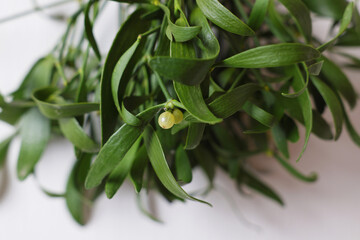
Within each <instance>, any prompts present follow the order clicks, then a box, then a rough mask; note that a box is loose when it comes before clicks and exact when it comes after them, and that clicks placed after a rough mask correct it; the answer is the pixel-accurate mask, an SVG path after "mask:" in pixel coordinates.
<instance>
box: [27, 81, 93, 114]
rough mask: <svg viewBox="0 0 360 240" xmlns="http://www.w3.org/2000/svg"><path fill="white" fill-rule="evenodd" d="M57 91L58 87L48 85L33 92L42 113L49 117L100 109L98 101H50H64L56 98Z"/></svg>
mask: <svg viewBox="0 0 360 240" xmlns="http://www.w3.org/2000/svg"><path fill="white" fill-rule="evenodd" d="M57 92H58V89H56V88H52V87H47V88H42V89H39V90H36V91H35V92H34V93H33V96H32V98H33V99H34V101H35V102H36V104H37V105H38V107H39V110H40V111H41V113H42V114H43V115H44V116H46V117H47V118H50V119H60V118H69V117H75V116H81V115H83V114H85V113H88V112H93V111H98V110H99V104H98V103H89V102H83V103H49V100H60V102H63V100H62V99H56V95H57Z"/></svg>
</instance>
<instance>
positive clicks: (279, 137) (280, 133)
mask: <svg viewBox="0 0 360 240" xmlns="http://www.w3.org/2000/svg"><path fill="white" fill-rule="evenodd" d="M271 132H272V137H273V139H274V142H275V145H276V147H277V148H278V149H279V150H280V152H281V153H282V154H283V155H284V156H285V157H286V158H289V149H288V144H287V141H286V133H285V130H284V129H283V128H282V127H281V126H280V125H279V124H275V125H274V126H273V127H272V128H271Z"/></svg>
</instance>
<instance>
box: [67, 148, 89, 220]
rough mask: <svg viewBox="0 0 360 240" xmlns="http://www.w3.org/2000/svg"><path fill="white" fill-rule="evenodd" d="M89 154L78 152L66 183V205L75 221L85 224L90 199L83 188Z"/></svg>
mask: <svg viewBox="0 0 360 240" xmlns="http://www.w3.org/2000/svg"><path fill="white" fill-rule="evenodd" d="M91 158H92V155H91V154H80V157H79V158H78V160H77V161H76V163H75V165H74V167H73V169H72V171H71V173H70V176H69V178H68V181H67V184H66V194H65V200H66V205H67V207H68V209H69V211H70V213H71V215H72V217H73V218H74V219H75V221H76V222H77V223H79V224H80V225H85V224H86V222H87V220H88V217H89V211H90V208H91V202H90V199H88V198H87V197H86V196H85V189H84V188H83V185H84V180H85V176H86V172H87V171H88V169H89V166H90V163H91Z"/></svg>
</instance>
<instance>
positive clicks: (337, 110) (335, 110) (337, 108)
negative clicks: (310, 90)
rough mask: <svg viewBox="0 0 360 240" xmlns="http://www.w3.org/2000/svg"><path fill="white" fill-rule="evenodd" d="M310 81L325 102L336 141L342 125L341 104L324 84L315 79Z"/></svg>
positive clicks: (312, 78)
mask: <svg viewBox="0 0 360 240" xmlns="http://www.w3.org/2000/svg"><path fill="white" fill-rule="evenodd" d="M311 81H312V83H313V84H314V85H315V87H316V88H317V90H318V91H319V92H320V94H321V96H322V97H323V98H324V100H325V102H326V105H328V107H329V109H330V112H331V115H332V117H333V119H334V124H335V140H337V139H338V138H339V137H340V134H341V131H342V125H343V114H342V113H343V110H342V106H341V103H340V101H339V99H338V97H337V95H336V94H335V93H334V92H333V90H332V89H331V88H330V87H329V86H328V85H326V83H324V82H323V81H321V80H320V79H319V78H317V77H311Z"/></svg>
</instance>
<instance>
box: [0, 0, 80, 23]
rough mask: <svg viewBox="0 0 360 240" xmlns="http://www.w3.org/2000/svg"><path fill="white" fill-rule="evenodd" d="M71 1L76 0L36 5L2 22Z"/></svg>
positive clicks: (1, 20) (0, 20) (1, 21)
mask: <svg viewBox="0 0 360 240" xmlns="http://www.w3.org/2000/svg"><path fill="white" fill-rule="evenodd" d="M70 2H74V0H62V1H59V2H55V3H50V4H48V5H45V6H42V7H38V6H35V7H34V8H33V9H30V10H26V11H23V12H20V13H17V14H14V15H11V16H8V17H5V18H2V19H0V24H1V23H4V22H9V21H12V20H15V19H18V18H21V17H24V16H27V15H29V14H32V13H35V12H39V11H42V10H44V9H49V8H53V7H57V6H61V5H63V4H66V3H70Z"/></svg>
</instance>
